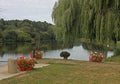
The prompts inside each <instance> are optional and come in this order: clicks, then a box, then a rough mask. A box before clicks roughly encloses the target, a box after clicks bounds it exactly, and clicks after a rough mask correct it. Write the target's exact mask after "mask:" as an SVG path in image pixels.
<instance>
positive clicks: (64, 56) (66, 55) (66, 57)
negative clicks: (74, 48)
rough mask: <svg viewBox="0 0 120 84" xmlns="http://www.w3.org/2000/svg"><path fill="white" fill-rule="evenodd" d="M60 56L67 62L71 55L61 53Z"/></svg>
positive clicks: (65, 52)
mask: <svg viewBox="0 0 120 84" xmlns="http://www.w3.org/2000/svg"><path fill="white" fill-rule="evenodd" d="M60 56H61V57H63V58H64V59H65V60H67V59H68V57H69V56H70V53H69V52H67V51H62V52H61V53H60Z"/></svg>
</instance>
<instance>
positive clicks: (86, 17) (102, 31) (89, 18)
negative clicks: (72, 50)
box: [52, 0, 120, 44]
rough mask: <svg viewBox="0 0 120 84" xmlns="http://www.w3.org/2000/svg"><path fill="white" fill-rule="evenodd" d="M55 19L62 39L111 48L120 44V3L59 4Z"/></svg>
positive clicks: (66, 0) (79, 0) (85, 0)
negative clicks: (118, 42)
mask: <svg viewBox="0 0 120 84" xmlns="http://www.w3.org/2000/svg"><path fill="white" fill-rule="evenodd" d="M52 18H53V21H54V22H55V24H56V32H57V33H56V34H57V36H59V37H58V38H60V37H61V38H63V39H64V38H69V39H71V40H72V39H74V37H81V38H86V39H90V41H94V42H98V43H107V44H109V43H110V42H115V43H116V42H117V41H118V40H120V22H119V21H120V0H58V2H56V3H55V6H54V8H53V13H52Z"/></svg>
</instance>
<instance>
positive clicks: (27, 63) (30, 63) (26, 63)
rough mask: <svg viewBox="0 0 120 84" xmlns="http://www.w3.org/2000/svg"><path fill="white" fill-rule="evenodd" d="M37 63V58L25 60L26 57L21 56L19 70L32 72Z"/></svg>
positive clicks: (18, 61) (18, 62)
mask: <svg viewBox="0 0 120 84" xmlns="http://www.w3.org/2000/svg"><path fill="white" fill-rule="evenodd" d="M35 63H36V59H35V58H31V59H28V58H25V57H24V56H20V57H19V58H17V64H18V69H19V70H20V71H29V70H32V69H33V68H34V65H35Z"/></svg>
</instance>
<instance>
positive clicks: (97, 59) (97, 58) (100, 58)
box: [89, 51, 105, 62]
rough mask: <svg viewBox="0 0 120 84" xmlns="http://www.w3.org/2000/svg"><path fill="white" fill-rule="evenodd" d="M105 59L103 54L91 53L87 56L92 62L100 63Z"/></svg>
mask: <svg viewBox="0 0 120 84" xmlns="http://www.w3.org/2000/svg"><path fill="white" fill-rule="evenodd" d="M104 59H105V57H104V54H103V53H99V52H94V51H92V52H91V53H90V56H89V60H90V61H92V62H102V61H103V60H104Z"/></svg>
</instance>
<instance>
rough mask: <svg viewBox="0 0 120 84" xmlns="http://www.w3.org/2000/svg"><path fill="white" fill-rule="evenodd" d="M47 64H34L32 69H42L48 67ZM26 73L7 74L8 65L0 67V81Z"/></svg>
mask: <svg viewBox="0 0 120 84" xmlns="http://www.w3.org/2000/svg"><path fill="white" fill-rule="evenodd" d="M48 65H49V64H35V67H34V68H42V67H44V66H48ZM25 72H26V71H21V72H17V73H14V74H11V73H8V65H1V66H0V80H2V79H6V78H10V77H13V76H16V75H19V74H23V73H25Z"/></svg>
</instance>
